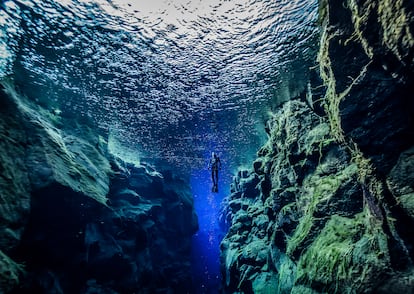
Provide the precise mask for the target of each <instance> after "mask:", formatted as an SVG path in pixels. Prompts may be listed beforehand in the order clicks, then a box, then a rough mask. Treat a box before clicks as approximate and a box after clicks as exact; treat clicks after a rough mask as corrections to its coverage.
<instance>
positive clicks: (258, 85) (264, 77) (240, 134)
mask: <svg viewBox="0 0 414 294" xmlns="http://www.w3.org/2000/svg"><path fill="white" fill-rule="evenodd" d="M2 5H3V8H4V10H1V15H0V16H1V18H2V19H3V22H2V25H3V26H4V30H3V31H4V32H6V33H5V34H4V33H3V34H2V35H1V36H0V48H3V49H4V50H2V53H1V54H2V57H5V58H4V59H2V60H3V61H2V64H0V76H5V75H7V74H10V73H11V72H12V71H13V72H14V73H15V76H14V78H15V80H16V82H17V84H20V85H24V87H25V88H26V89H27V90H28V91H26V92H27V93H31V96H32V97H29V98H33V99H37V100H38V101H39V103H44V104H45V105H47V106H48V107H49V108H50V110H51V111H54V110H56V109H57V110H59V111H61V115H62V116H73V115H77V116H80V117H82V118H85V119H87V120H90V121H92V122H93V123H94V124H96V125H97V126H99V128H100V129H101V131H102V132H104V133H107V134H108V133H110V134H111V135H112V136H114V137H116V138H117V140H118V141H119V142H120V144H121V145H124V146H128V147H129V148H134V149H136V150H139V154H140V156H141V157H142V159H143V160H147V161H151V160H152V161H167V162H168V163H174V164H175V165H176V166H181V167H183V168H184V169H187V167H188V166H190V167H194V168H199V167H200V166H201V165H202V164H203V160H204V158H203V156H202V155H203V154H204V152H206V151H208V150H207V146H209V145H211V144H213V143H214V144H216V145H217V146H218V151H222V152H224V153H226V154H228V158H227V160H228V161H229V162H231V164H232V166H237V165H239V164H243V163H246V162H248V160H249V156H250V157H251V156H252V155H253V154H254V152H255V150H257V148H258V146H260V144H261V143H262V142H263V140H264V137H265V135H264V132H263V124H264V121H265V120H266V118H267V112H268V111H269V110H270V109H271V108H272V107H273V106H274V105H276V104H277V103H280V102H281V101H284V100H286V99H288V97H290V96H291V95H293V96H294V95H295V94H299V92H300V91H301V90H303V89H304V87H305V86H304V85H305V83H306V82H305V81H306V78H307V75H308V72H309V66H310V65H312V63H313V62H314V59H315V48H316V46H317V44H316V43H317V41H316V40H317V26H316V24H315V22H316V18H317V1H316V0H313V1H310V0H306V1H299V0H295V1H287V0H283V1H257V0H255V1H253V0H236V1H224V0H207V1H201V0H187V1H185V0H174V1H173V0H170V1H168V0H165V1H163V0H151V1H149V0H145V1H144V0H142V1H121V0H112V1H105V0H96V1H89V0H88V1H86V0H82V1H79V0H64V1H48V0H46V1H44V0H42V1H35V0H33V1H30V0H20V1H17V0H16V1H5V2H4V3H3V4H2ZM46 101H47V103H46Z"/></svg>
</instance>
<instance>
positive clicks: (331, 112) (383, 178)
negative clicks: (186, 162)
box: [221, 0, 414, 293]
mask: <svg viewBox="0 0 414 294" xmlns="http://www.w3.org/2000/svg"><path fill="white" fill-rule="evenodd" d="M319 4H320V24H321V42H320V51H319V54H318V63H319V74H320V77H321V81H322V85H318V84H312V85H313V86H314V87H315V88H317V89H318V91H315V92H314V93H313V94H314V96H312V98H313V99H312V100H310V99H309V97H310V96H309V95H307V96H306V97H299V98H300V99H298V100H291V101H289V102H286V103H285V104H283V105H281V106H280V107H279V108H278V109H276V110H275V111H274V113H273V115H272V118H271V119H270V120H269V122H268V124H267V126H266V130H267V133H268V136H269V137H268V141H267V143H266V144H265V145H264V146H263V147H262V148H261V149H260V150H259V151H258V152H257V159H256V160H255V161H254V163H253V164H252V168H251V169H250V170H248V171H245V172H243V173H239V174H238V175H237V176H236V177H235V179H234V184H233V190H232V193H231V194H230V195H229V196H228V198H227V199H226V200H225V202H224V203H225V204H227V205H225V209H224V210H223V217H222V220H225V221H226V222H227V225H228V226H229V230H228V233H227V235H226V236H225V238H224V240H223V241H222V246H221V249H222V255H221V261H222V273H223V277H224V279H223V284H224V285H223V288H224V292H225V293H238V292H242V293H402V292H404V293H405V292H406V293H412V289H413V283H412V281H413V280H414V276H413V264H412V258H413V253H414V251H413V246H414V238H413V237H412V236H413V235H414V234H413V231H412V228H413V225H414V223H413V207H414V205H413V200H412V199H413V195H414V194H413V192H414V190H413V177H414V176H413V175H414V169H413V167H414V164H413V149H412V148H413V145H414V141H413V137H412V133H413V130H414V128H413V127H414V125H413V118H414V107H413V102H412V99H411V93H412V92H413V90H414V89H413V88H412V87H413V86H412V85H413V78H414V74H413V69H414V62H413V57H414V56H413V52H414V40H413V37H412V36H413V33H414V7H413V5H412V4H411V3H410V2H409V1H387V0H376V1H365V2H364V1H362V2H361V1H353V0H324V1H320V3H319ZM314 81H317V79H314V80H312V81H310V83H313V82H314ZM321 86H322V87H324V89H325V91H324V93H323V96H318V95H317V93H320V89H321ZM242 174H244V176H242ZM245 179H248V180H245ZM253 179H256V180H254V181H253ZM244 185H246V186H244ZM247 191H248V192H247ZM246 192H247V193H246ZM265 289H267V290H265ZM267 291H268V292H267Z"/></svg>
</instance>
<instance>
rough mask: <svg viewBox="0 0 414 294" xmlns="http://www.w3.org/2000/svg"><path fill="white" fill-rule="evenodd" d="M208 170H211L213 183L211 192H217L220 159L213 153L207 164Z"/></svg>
mask: <svg viewBox="0 0 414 294" xmlns="http://www.w3.org/2000/svg"><path fill="white" fill-rule="evenodd" d="M208 169H211V179H212V181H213V188H212V190H211V191H212V192H218V171H219V169H221V161H220V157H218V156H217V154H216V153H215V152H212V153H211V159H210V162H209V164H208Z"/></svg>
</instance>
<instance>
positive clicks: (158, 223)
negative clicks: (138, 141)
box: [0, 82, 197, 293]
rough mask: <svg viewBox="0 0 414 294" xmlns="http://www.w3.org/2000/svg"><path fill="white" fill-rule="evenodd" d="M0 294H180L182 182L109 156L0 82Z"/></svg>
mask: <svg viewBox="0 0 414 294" xmlns="http://www.w3.org/2000/svg"><path fill="white" fill-rule="evenodd" d="M1 95H2V97H1V98H2V99H1V103H2V107H1V111H2V115H1V118H0V132H1V136H2V138H4V140H3V139H2V140H1V141H0V148H1V150H0V151H1V152H0V156H1V171H0V172H1V177H0V189H1V198H0V201H1V202H0V209H1V218H2V220H1V222H0V224H1V226H0V240H1V244H0V250H1V251H0V255H1V259H0V292H1V293H8V292H11V293H156V292H157V291H158V292H162V293H185V292H188V291H189V289H190V287H191V283H189V281H191V272H190V250H191V236H192V235H193V233H194V232H195V231H196V230H197V217H196V215H195V212H194V209H193V198H192V195H191V192H190V189H189V187H188V185H187V184H186V182H185V181H184V180H182V179H180V178H178V177H177V176H176V175H174V174H172V173H171V172H169V171H161V172H157V171H155V170H154V169H153V168H151V167H150V166H147V165H141V166H135V165H132V164H127V163H124V162H122V161H121V160H120V159H118V158H116V157H114V156H112V155H111V154H108V152H107V151H106V150H107V149H106V143H105V142H104V140H103V139H102V138H101V137H99V136H98V135H97V132H96V131H94V130H92V129H90V128H89V127H87V126H86V125H79V124H78V123H76V122H75V121H74V120H70V119H68V118H62V117H60V116H57V115H54V114H51V113H50V112H49V111H47V110H45V109H43V108H41V107H38V106H36V105H35V104H33V103H31V102H30V101H29V100H28V99H26V98H24V97H23V96H21V95H19V94H18V93H16V91H15V90H14V89H13V87H12V83H11V82H5V83H3V91H2V92H1Z"/></svg>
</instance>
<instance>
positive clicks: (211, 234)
mask: <svg viewBox="0 0 414 294" xmlns="http://www.w3.org/2000/svg"><path fill="white" fill-rule="evenodd" d="M210 177H211V174H210V172H209V171H208V170H200V171H194V172H193V174H192V176H191V187H192V192H193V195H194V205H195V209H196V211H197V215H198V222H199V231H198V232H197V233H196V234H195V235H194V236H193V242H192V245H193V252H192V256H191V259H192V265H193V266H192V271H193V289H194V293H200V294H201V293H209V294H214V293H219V289H220V283H221V274H220V247H219V246H220V242H221V240H222V238H223V236H224V234H225V232H224V231H223V230H222V228H221V227H220V225H219V221H218V216H219V213H220V203H221V201H222V200H223V198H224V197H225V196H226V195H228V193H229V192H230V191H229V188H228V187H229V186H230V182H231V178H232V176H231V174H230V172H229V171H228V169H226V168H224V167H223V169H222V170H221V171H220V176H219V192H218V193H213V192H211V186H212V184H211V178H210Z"/></svg>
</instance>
